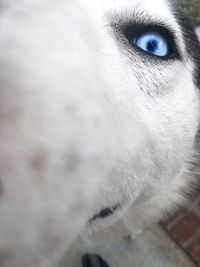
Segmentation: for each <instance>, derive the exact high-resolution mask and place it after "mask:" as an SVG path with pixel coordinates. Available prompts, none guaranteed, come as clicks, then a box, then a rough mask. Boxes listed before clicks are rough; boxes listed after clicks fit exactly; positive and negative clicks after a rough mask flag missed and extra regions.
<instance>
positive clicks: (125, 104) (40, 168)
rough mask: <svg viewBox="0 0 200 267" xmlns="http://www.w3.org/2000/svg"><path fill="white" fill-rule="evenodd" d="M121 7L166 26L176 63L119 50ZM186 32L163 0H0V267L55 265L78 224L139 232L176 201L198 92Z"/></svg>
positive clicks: (125, 14) (183, 182)
mask: <svg viewBox="0 0 200 267" xmlns="http://www.w3.org/2000/svg"><path fill="white" fill-rule="evenodd" d="M117 15H118V16H121V17H122V18H126V19H128V18H130V16H133V17H135V18H137V19H146V18H148V17H149V16H150V17H151V19H152V20H153V21H154V22H155V23H156V22H162V23H164V24H167V26H168V27H170V28H171V29H172V31H173V32H174V33H175V35H176V39H177V42H178V45H179V49H180V51H181V54H182V56H183V61H176V60H174V61H171V62H170V63H167V64H160V62H159V61H158V63H156V64H152V62H147V61H145V60H144V59H143V55H142V53H136V51H134V49H133V50H132V51H131V52H130V51H128V50H126V48H125V47H123V45H122V44H120V43H119V40H117V38H116V37H115V35H114V33H113V31H112V29H111V26H110V23H112V21H113V20H116V16H117ZM182 38H183V37H182V34H181V30H180V28H179V26H178V24H177V23H176V21H175V19H174V17H173V15H172V12H171V7H170V6H169V4H168V3H167V1H164V0H162V1H155V0H148V1H145V0H135V1H128V0H126V1H124V0H123V1H122V0H115V1H114V0H113V1H106V0H104V1H100V0H99V1H92V0H81V1H80V0H74V1H67V0H65V1H64V0H62V1H56V0H51V1H50V0H48V1H47V0H38V1H35V0H29V1H27V0H17V1H2V10H1V15H0V66H1V71H0V81H1V91H0V126H1V127H0V151H1V153H0V170H1V171H0V174H1V175H0V177H1V179H0V182H1V183H0V184H1V195H0V237H1V238H0V265H1V267H11V266H12V267H13V266H15V267H25V266H26V267H33V266H37V267H46V266H48V267H50V266H53V265H54V264H55V263H56V262H57V261H58V260H59V259H60V258H61V257H62V256H63V254H64V252H65V250H67V249H69V247H70V245H71V243H72V242H73V241H74V240H75V238H76V237H77V236H78V235H79V234H80V233H81V232H86V233H87V234H88V233H91V232H93V230H95V231H96V230H98V229H99V228H100V229H102V227H103V228H104V227H107V226H109V225H112V224H113V223H115V222H116V221H117V220H118V219H120V218H122V217H123V218H125V224H127V226H128V225H130V223H131V225H132V226H131V228H133V229H137V228H140V227H141V226H142V225H144V224H146V222H147V221H154V220H156V219H159V218H160V216H161V214H162V211H163V210H168V209H171V208H173V207H176V205H178V204H179V203H181V202H182V201H183V199H184V196H183V194H182V193H181V192H182V190H183V189H184V188H185V187H186V186H188V184H189V183H190V177H189V176H188V175H187V174H186V173H187V164H186V161H187V160H189V159H190V157H191V153H192V150H193V145H194V139H195V135H196V132H197V128H198V124H199V92H198V90H197V88H196V87H195V85H194V82H193V78H192V72H193V69H194V65H193V62H191V60H190V58H189V57H188V56H187V53H186V48H185V46H184V42H183V39H182ZM130 53H131V56H132V60H131V59H130ZM139 76H142V80H140V82H139V81H138V77H139ZM117 203H119V204H120V205H121V208H120V210H119V211H116V213H115V214H114V215H112V216H110V217H108V218H105V219H104V220H101V219H99V220H97V221H95V222H94V223H92V224H88V221H89V220H90V219H91V218H92V217H93V215H94V214H96V213H98V212H99V211H100V210H101V209H103V208H105V207H112V206H113V205H115V204H117ZM134 227H135V228H134ZM102 231H103V230H102ZM135 231H137V230H135Z"/></svg>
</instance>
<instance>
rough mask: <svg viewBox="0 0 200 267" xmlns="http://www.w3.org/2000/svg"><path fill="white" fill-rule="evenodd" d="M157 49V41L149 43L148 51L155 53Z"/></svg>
mask: <svg viewBox="0 0 200 267" xmlns="http://www.w3.org/2000/svg"><path fill="white" fill-rule="evenodd" d="M157 48H158V42H157V41H156V40H150V41H149V42H148V43H147V51H149V52H155V51H156V49H157Z"/></svg>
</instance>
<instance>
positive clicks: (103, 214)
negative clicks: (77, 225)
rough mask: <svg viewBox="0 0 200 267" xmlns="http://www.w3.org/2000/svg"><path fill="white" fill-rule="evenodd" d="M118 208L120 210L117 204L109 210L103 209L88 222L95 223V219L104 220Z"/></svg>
mask: <svg viewBox="0 0 200 267" xmlns="http://www.w3.org/2000/svg"><path fill="white" fill-rule="evenodd" d="M119 208H120V205H119V204H117V205H115V206H113V207H111V208H105V209H103V210H101V211H100V212H99V213H97V214H96V215H94V216H93V218H92V219H91V220H90V221H89V222H90V223H92V222H93V221H95V220H97V219H103V218H106V217H108V216H110V215H112V214H113V213H114V212H115V211H116V210H118V209H119Z"/></svg>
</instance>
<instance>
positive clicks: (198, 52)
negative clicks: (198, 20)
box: [175, 13, 200, 89]
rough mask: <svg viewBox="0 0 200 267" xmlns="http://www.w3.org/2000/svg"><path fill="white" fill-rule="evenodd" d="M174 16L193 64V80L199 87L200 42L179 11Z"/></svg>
mask: <svg viewBox="0 0 200 267" xmlns="http://www.w3.org/2000/svg"><path fill="white" fill-rule="evenodd" d="M175 17H176V20H177V22H178V24H179V25H180V27H181V31H182V34H183V38H184V42H185V47H186V50H187V53H188V55H189V57H190V58H191V61H192V62H194V65H195V70H194V74H193V77H194V82H195V84H196V86H197V87H198V88H199V89H200V43H199V41H198V38H197V35H196V34H195V31H194V28H193V26H192V25H191V24H190V23H189V22H188V20H187V19H186V18H185V17H184V16H183V15H182V14H181V13H175Z"/></svg>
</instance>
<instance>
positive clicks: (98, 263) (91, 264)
mask: <svg viewBox="0 0 200 267" xmlns="http://www.w3.org/2000/svg"><path fill="white" fill-rule="evenodd" d="M82 267H109V265H108V264H107V263H106V262H105V261H104V260H103V259H102V258H101V257H100V256H99V255H92V254H84V255H83V256H82Z"/></svg>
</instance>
